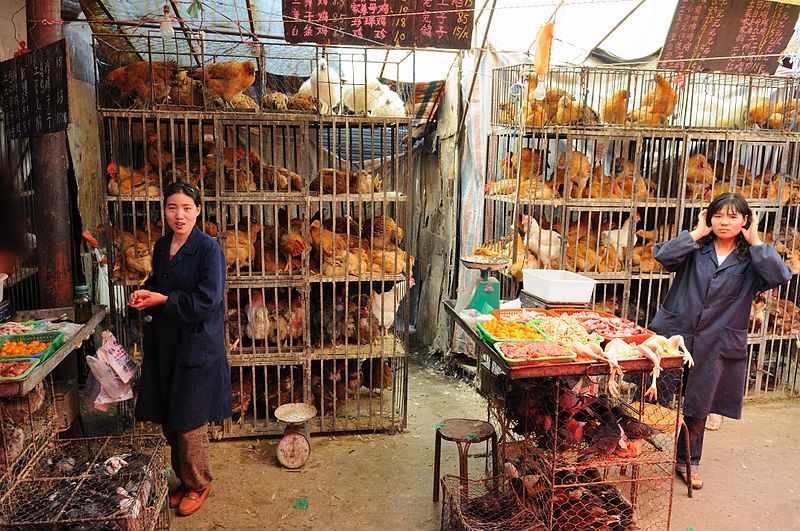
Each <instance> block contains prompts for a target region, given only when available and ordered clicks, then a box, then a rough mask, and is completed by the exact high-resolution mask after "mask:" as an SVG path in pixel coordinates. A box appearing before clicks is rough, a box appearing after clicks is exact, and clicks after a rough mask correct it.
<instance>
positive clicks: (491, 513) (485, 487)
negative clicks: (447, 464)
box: [441, 475, 547, 531]
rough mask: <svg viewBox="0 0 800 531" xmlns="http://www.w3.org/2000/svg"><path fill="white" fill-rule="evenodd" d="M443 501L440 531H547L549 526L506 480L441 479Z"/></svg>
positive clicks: (451, 477)
mask: <svg viewBox="0 0 800 531" xmlns="http://www.w3.org/2000/svg"><path fill="white" fill-rule="evenodd" d="M442 489H443V491H444V499H443V503H442V524H441V529H447V530H467V529H474V530H478V529H480V530H497V531H501V530H502V531H512V530H515V529H526V530H544V529H547V527H546V526H545V524H544V521H543V520H542V519H541V517H540V516H539V514H538V511H537V510H535V509H534V508H532V507H530V506H526V505H523V504H522V503H521V502H520V497H519V495H518V494H517V492H516V491H515V490H514V489H513V488H512V487H511V486H510V483H509V482H508V481H507V478H503V477H494V478H486V479H479V480H473V479H462V478H460V477H458V476H449V475H448V476H444V477H443V478H442Z"/></svg>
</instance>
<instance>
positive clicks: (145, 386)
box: [129, 182, 231, 516]
mask: <svg viewBox="0 0 800 531" xmlns="http://www.w3.org/2000/svg"><path fill="white" fill-rule="evenodd" d="M200 204H201V201H200V194H199V192H198V191H197V189H196V188H195V187H194V186H192V185H190V184H187V183H180V182H175V183H172V184H170V185H169V186H168V187H167V188H166V190H165V191H164V217H165V219H166V221H167V225H168V226H169V231H168V233H167V235H166V236H164V237H163V238H160V239H159V240H158V241H157V242H156V244H155V246H154V247H153V273H152V275H151V276H150V278H149V280H148V281H147V282H146V283H145V286H144V288H145V289H140V290H137V291H134V292H133V293H132V294H131V300H130V302H129V305H130V306H131V307H132V308H135V309H137V310H147V311H148V313H150V314H151V315H152V316H153V319H152V322H151V323H150V324H148V325H147V326H146V328H145V334H144V341H143V350H144V360H143V362H142V374H141V382H140V387H139V395H138V399H137V401H136V410H135V415H136V418H138V419H139V420H143V421H152V422H158V423H160V424H161V426H162V429H163V431H164V436H165V437H166V438H167V441H169V444H170V447H171V451H172V468H173V470H175V473H176V475H177V477H178V478H179V479H180V480H181V487H180V488H179V489H178V490H176V491H175V492H173V493H172V494H171V495H170V507H173V508H174V507H177V508H178V514H179V515H182V516H186V515H189V514H192V513H194V512H195V511H197V510H198V509H199V508H200V506H201V505H202V504H203V501H204V500H205V498H206V497H207V496H208V493H209V492H210V491H211V471H210V469H209V448H208V434H207V432H208V423H209V422H221V421H222V420H224V419H225V418H227V417H230V416H231V379H230V368H229V367H228V360H227V358H226V351H225V342H224V335H223V318H224V308H223V294H224V290H225V256H224V254H223V251H222V249H221V248H220V246H219V244H218V243H217V241H216V240H214V239H213V238H211V237H210V236H208V235H207V234H204V233H203V232H201V231H200V229H198V228H197V226H196V221H197V217H198V215H199V214H200Z"/></svg>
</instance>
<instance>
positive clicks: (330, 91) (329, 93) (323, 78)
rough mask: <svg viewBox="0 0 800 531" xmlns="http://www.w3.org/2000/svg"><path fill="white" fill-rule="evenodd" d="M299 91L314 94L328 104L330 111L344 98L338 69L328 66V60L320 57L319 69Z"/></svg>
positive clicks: (299, 92)
mask: <svg viewBox="0 0 800 531" xmlns="http://www.w3.org/2000/svg"><path fill="white" fill-rule="evenodd" d="M297 93H298V94H308V95H310V96H314V97H315V98H317V99H318V100H319V101H320V102H322V103H324V104H325V105H327V108H328V112H331V111H333V109H335V108H336V107H337V106H338V105H339V102H340V101H341V100H342V80H341V79H340V78H339V74H338V73H337V72H336V70H334V69H333V68H331V67H330V66H328V61H326V60H325V59H320V60H319V63H318V64H317V69H316V70H314V72H312V73H311V77H309V78H308V79H306V80H305V81H304V82H303V84H302V85H300V90H298V91H297ZM322 109H325V106H322Z"/></svg>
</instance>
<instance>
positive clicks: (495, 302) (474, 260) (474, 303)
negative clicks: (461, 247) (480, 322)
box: [461, 255, 508, 313]
mask: <svg viewBox="0 0 800 531" xmlns="http://www.w3.org/2000/svg"><path fill="white" fill-rule="evenodd" d="M461 263H462V264H464V267H466V268H467V269H476V270H478V271H480V272H481V273H480V280H478V281H477V282H476V283H475V284H474V291H473V293H472V298H471V300H470V302H469V304H467V306H466V308H467V309H473V310H478V311H479V312H481V313H489V312H490V311H491V310H497V309H499V308H500V281H499V280H497V279H496V278H494V277H490V276H489V271H502V270H503V269H505V268H506V267H507V266H508V258H503V257H500V256H479V255H474V256H462V257H461ZM488 307H491V309H490V310H489V311H485V309H486V308H488Z"/></svg>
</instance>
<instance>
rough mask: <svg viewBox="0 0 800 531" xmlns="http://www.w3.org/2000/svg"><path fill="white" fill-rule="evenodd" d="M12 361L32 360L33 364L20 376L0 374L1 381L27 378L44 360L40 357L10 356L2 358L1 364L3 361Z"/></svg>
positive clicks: (15, 380) (17, 380) (16, 380)
mask: <svg viewBox="0 0 800 531" xmlns="http://www.w3.org/2000/svg"><path fill="white" fill-rule="evenodd" d="M10 361H27V362H30V364H31V366H30V367H28V370H26V371H25V372H23V373H22V374H20V375H19V376H7V377H3V376H0V382H19V381H20V380H24V379H25V378H27V377H28V375H29V374H30V373H31V371H32V370H33V369H35V368H36V366H37V365H39V364H40V363H41V362H42V360H41V359H39V358H8V357H3V358H2V359H0V364H2V363H3V362H10Z"/></svg>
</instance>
